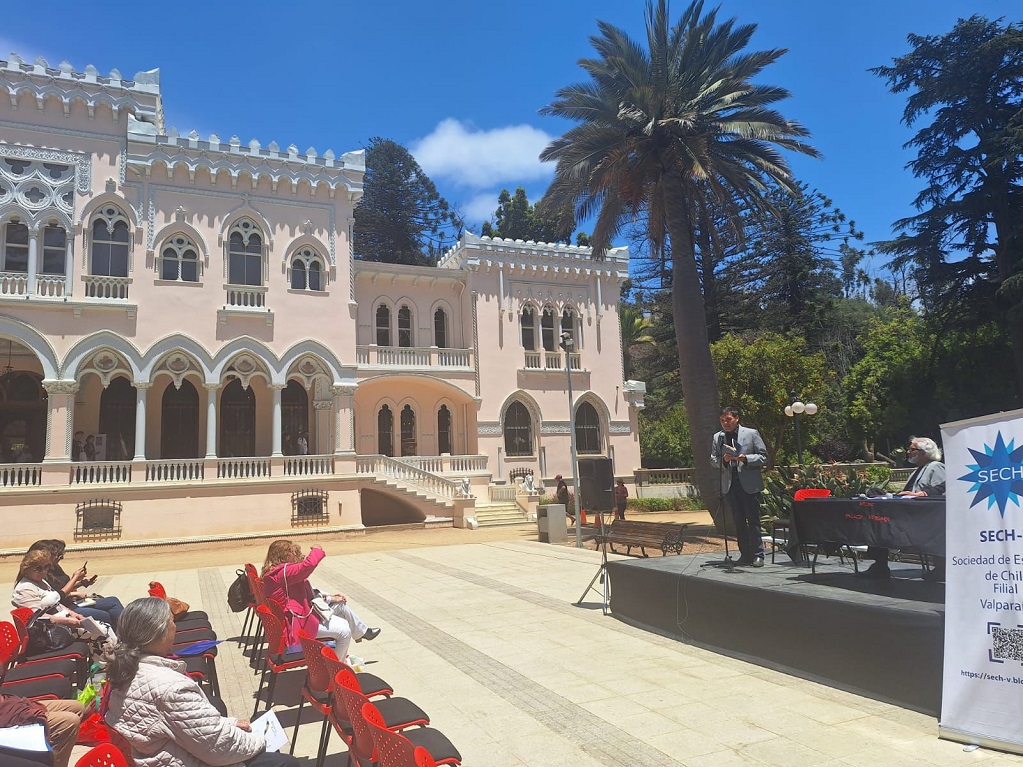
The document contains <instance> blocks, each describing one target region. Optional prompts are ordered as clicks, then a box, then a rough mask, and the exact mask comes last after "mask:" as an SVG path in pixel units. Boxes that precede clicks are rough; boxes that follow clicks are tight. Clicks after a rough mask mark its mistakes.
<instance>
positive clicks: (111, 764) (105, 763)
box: [75, 743, 130, 767]
mask: <svg viewBox="0 0 1023 767" xmlns="http://www.w3.org/2000/svg"><path fill="white" fill-rule="evenodd" d="M75 767H130V765H129V764H128V762H127V761H126V760H125V758H124V754H122V753H121V752H120V751H118V750H117V748H115V747H114V746H113V745H111V744H110V743H101V744H100V745H98V746H96V747H95V748H93V749H92V750H91V751H89V752H88V753H87V754H84V755H83V756H82V758H81V759H79V760H78V761H77V762H75Z"/></svg>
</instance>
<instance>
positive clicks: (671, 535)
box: [596, 519, 688, 557]
mask: <svg viewBox="0 0 1023 767" xmlns="http://www.w3.org/2000/svg"><path fill="white" fill-rule="evenodd" d="M687 525H688V523H678V522H639V521H635V520H631V519H616V520H615V521H614V522H612V523H611V526H610V527H606V528H604V534H603V536H601V535H600V534H598V535H597V538H596V541H597V548H600V546H601V544H603V543H604V542H606V543H607V545H608V546H610V547H611V551H614V550H615V548H614V547H615V544H616V543H617V544H618V545H619V546H625V553H626V554H632V550H633V549H634V548H638V549H639V550H640V551H641V552H642V554H643V556H644V557H646V556H649V555H648V554H647V553H646V549H647V547H648V546H649V547H651V548H655V549H659V550H660V552H661V556H666V555H667V554H668V553H669V552H672V553H675V554H681V553H682V533H683V531H684V530H685V529H686V527H687ZM616 553H617V552H616Z"/></svg>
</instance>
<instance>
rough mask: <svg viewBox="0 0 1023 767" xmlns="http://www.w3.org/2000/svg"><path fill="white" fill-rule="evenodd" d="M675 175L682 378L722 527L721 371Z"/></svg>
mask: <svg viewBox="0 0 1023 767" xmlns="http://www.w3.org/2000/svg"><path fill="white" fill-rule="evenodd" d="M671 175H672V176H673V178H669V179H668V180H666V182H665V183H664V203H665V213H666V218H667V226H668V236H669V237H670V238H671V306H672V312H673V314H674V322H675V342H676V344H677V345H678V367H679V377H680V378H681V381H682V396H683V398H684V399H685V406H686V417H687V419H688V420H689V434H690V437H691V439H692V445H693V467H694V469H695V470H696V485H697V487H698V488H699V490H700V497H701V498H702V499H703V503H704V505H705V506H706V507H707V509H709V510H710V513H711V517H712V518H713V519H714V524H715V526H716V527H717V529H718V530H719V531H723V530H724V529H725V519H726V515H725V514H724V510H723V509H721V508H719V506H720V504H719V503H718V496H719V494H720V489H719V488H720V485H719V481H718V473H717V470H715V469H714V467H713V466H712V465H711V462H710V449H711V443H712V440H713V439H714V433H715V432H716V431H717V430H718V410H719V407H720V405H719V401H718V382H717V375H716V374H715V372H714V362H713V360H712V359H711V356H710V343H709V340H708V337H707V315H706V312H705V310H704V302H703V292H702V291H701V289H700V277H699V272H698V271H697V268H696V258H695V254H694V252H693V235H692V231H693V230H692V224H691V222H690V218H689V207H688V204H687V200H686V198H685V195H684V194H683V191H682V179H681V177H679V176H678V174H671Z"/></svg>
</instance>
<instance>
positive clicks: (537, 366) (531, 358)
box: [522, 351, 583, 372]
mask: <svg viewBox="0 0 1023 767" xmlns="http://www.w3.org/2000/svg"><path fill="white" fill-rule="evenodd" d="M525 355H526V356H525V362H524V364H523V366H522V369H523V370H528V371H531V372H532V371H543V370H564V369H565V361H564V357H562V355H561V352H547V351H541V352H531V351H527V352H526V353H525ZM568 364H569V365H570V366H571V368H572V370H582V369H583V366H582V360H581V359H580V356H579V352H573V353H572V354H569V355H568Z"/></svg>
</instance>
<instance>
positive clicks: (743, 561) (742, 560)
mask: <svg viewBox="0 0 1023 767" xmlns="http://www.w3.org/2000/svg"><path fill="white" fill-rule="evenodd" d="M735 564H737V565H738V566H739V567H754V566H755V565H754V564H753V557H747V556H746V555H745V554H743V555H742V556H741V557H739V558H738V559H737V560H735Z"/></svg>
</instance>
